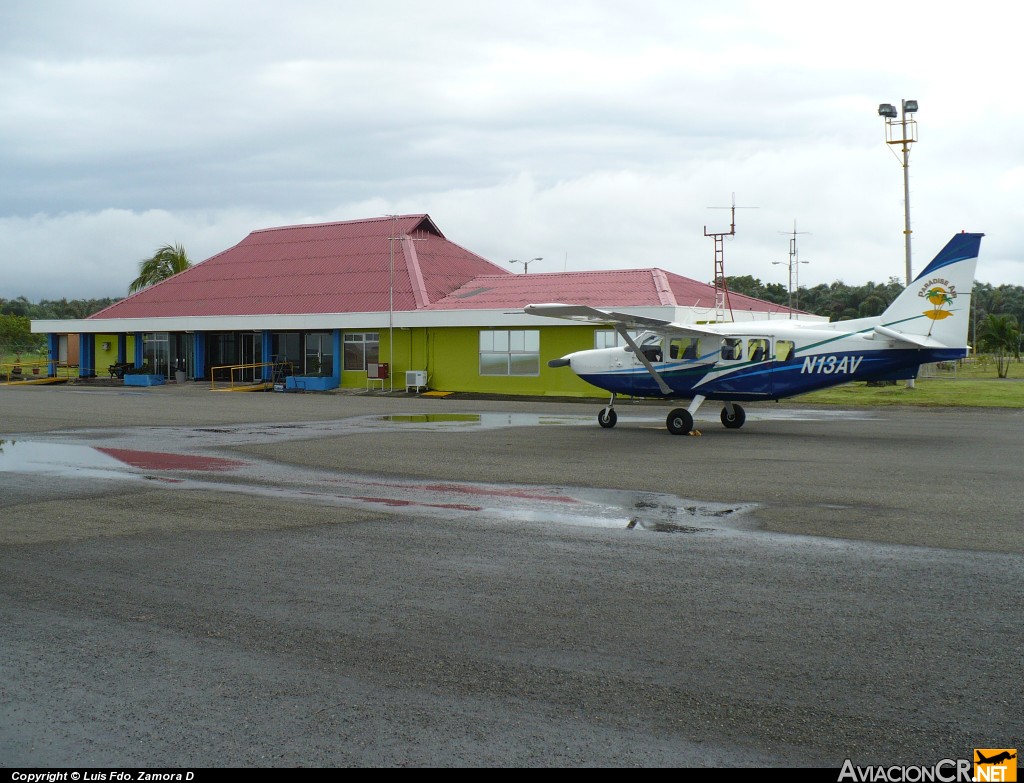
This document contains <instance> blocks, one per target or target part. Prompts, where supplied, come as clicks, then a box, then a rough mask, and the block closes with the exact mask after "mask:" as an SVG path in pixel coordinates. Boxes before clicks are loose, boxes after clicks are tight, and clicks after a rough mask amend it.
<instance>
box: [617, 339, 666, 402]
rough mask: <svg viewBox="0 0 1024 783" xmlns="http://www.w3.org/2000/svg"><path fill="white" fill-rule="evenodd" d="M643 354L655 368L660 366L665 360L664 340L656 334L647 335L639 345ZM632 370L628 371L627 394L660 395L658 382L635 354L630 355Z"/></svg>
mask: <svg viewBox="0 0 1024 783" xmlns="http://www.w3.org/2000/svg"><path fill="white" fill-rule="evenodd" d="M639 348H640V350H641V351H642V352H643V355H644V356H645V357H646V358H647V361H649V362H650V363H651V364H652V365H654V367H655V368H660V366H661V365H662V364H663V363H664V361H665V340H664V339H663V338H662V337H660V336H657V335H649V336H648V337H647V338H646V339H645V340H644V341H643V342H642V343H640V345H639ZM632 362H633V371H632V372H631V373H629V379H630V382H629V387H630V388H629V389H628V390H627V391H626V393H627V394H632V395H635V396H637V397H661V396H663V395H662V394H661V390H660V389H659V388H658V382H657V381H655V380H654V378H652V377H651V374H650V373H649V372H647V368H646V367H645V366H644V364H643V362H641V361H640V360H639V359H638V358H637V357H636V356H635V355H634V356H633V357H632Z"/></svg>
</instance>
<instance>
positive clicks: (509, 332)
mask: <svg viewBox="0 0 1024 783" xmlns="http://www.w3.org/2000/svg"><path fill="white" fill-rule="evenodd" d="M480 374H481V375H540V330H539V329H489V330H487V331H482V332H480Z"/></svg>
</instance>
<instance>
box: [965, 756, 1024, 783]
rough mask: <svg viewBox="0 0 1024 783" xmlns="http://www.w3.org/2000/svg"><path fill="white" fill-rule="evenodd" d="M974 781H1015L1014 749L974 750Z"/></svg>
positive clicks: (1006, 782) (1015, 762)
mask: <svg viewBox="0 0 1024 783" xmlns="http://www.w3.org/2000/svg"><path fill="white" fill-rule="evenodd" d="M973 780H975V781H1000V783H1013V781H1016V780H1017V749H1016V748H975V749H974V778H973Z"/></svg>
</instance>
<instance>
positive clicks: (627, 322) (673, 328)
mask: <svg viewBox="0 0 1024 783" xmlns="http://www.w3.org/2000/svg"><path fill="white" fill-rule="evenodd" d="M523 312H525V313H527V314H528V315H542V316H545V317H547V318H565V319H567V320H569V321H582V322H584V323H592V324H607V325H609V326H615V327H621V328H623V329H646V330H650V331H652V332H672V333H673V334H677V333H682V334H692V335H693V336H695V337H698V336H703V335H714V336H716V337H717V336H719V332H716V331H715V330H714V329H711V328H706V327H701V326H694V325H693V324H678V323H675V322H673V321H665V320H662V319H661V318H648V317H646V316H643V315H632V314H630V313H617V312H615V311H614V310H598V309H597V308H596V307H588V306H587V305H569V304H554V303H553V304H531V305H527V306H526V307H524V308H523Z"/></svg>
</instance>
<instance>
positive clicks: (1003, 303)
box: [726, 275, 1024, 346]
mask: <svg viewBox="0 0 1024 783" xmlns="http://www.w3.org/2000/svg"><path fill="white" fill-rule="evenodd" d="M726 279H727V280H728V283H729V290H730V291H735V292H736V293H738V294H746V295H747V296H755V297H757V298H758V299H764V300H765V301H767V302H772V303H774V304H778V305H789V303H790V299H789V291H788V290H787V289H786V286H784V285H782V284H781V283H762V282H761V281H760V280H759V279H758V278H756V277H753V276H751V275H737V276H735V277H728V278H726ZM903 288H904V286H903V284H902V283H901V282H900V280H899V278H897V277H890V278H889V280H888V281H887V282H885V283H874V282H868V283H864V284H863V285H847V284H846V283H843V282H840V281H836V282H834V283H821V284H819V285H816V286H813V287H811V288H803V287H801V288H800V289H799V291H794V292H793V300H794V301H793V306H794V307H796V308H797V309H799V310H803V311H804V312H807V313H813V314H814V315H823V316H827V317H828V319H829V320H830V321H846V320H849V319H851V318H869V317H871V316H874V315H881V314H882V312H883V311H884V310H885V308H887V307H888V306H889V305H890V304H891V303H892V301H893V300H894V299H895V298H896V297H897V296H899V295H900V293H902V291H903ZM972 309H973V310H974V312H973V313H972V314H971V320H970V325H969V326H968V339H967V342H968V343H969V344H971V345H979V346H980V344H981V343H980V342H979V340H980V338H981V337H983V336H984V334H983V329H982V327H983V326H984V325H985V324H986V323H988V321H989V316H990V315H994V316H1000V317H1002V318H1008V319H1009V322H1010V323H1011V324H1017V325H1019V324H1022V323H1024V286H1019V285H1007V284H1003V285H998V286H994V285H991V284H990V283H977V282H976V283H975V284H974V296H973V299H972ZM1018 328H1019V326H1018ZM975 329H977V335H975Z"/></svg>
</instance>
